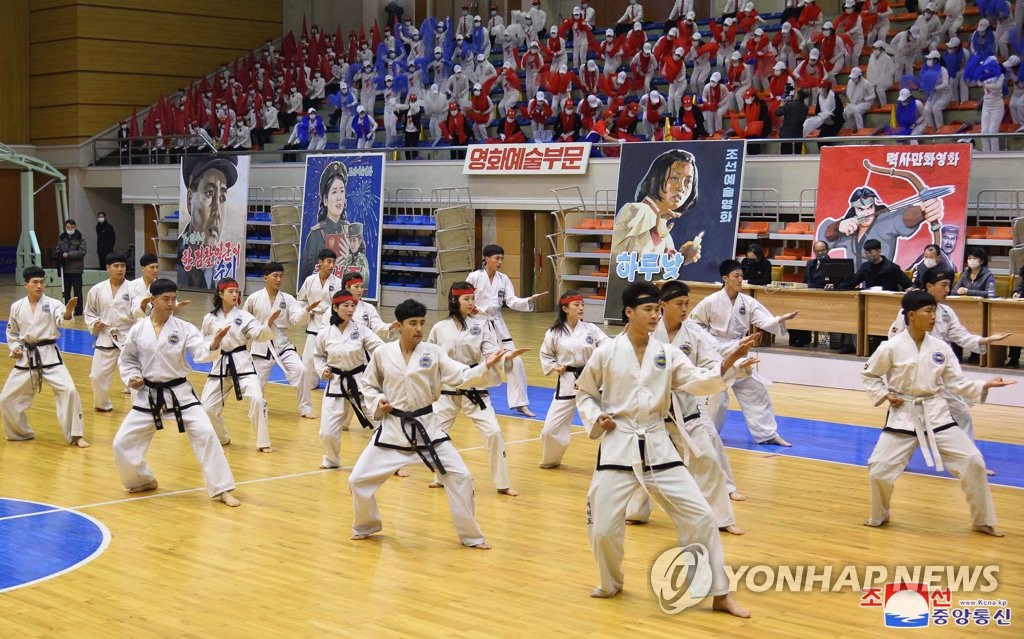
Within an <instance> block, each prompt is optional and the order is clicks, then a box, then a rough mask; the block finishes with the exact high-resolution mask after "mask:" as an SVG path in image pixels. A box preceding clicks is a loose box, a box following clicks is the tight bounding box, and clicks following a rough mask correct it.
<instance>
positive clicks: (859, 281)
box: [843, 239, 913, 355]
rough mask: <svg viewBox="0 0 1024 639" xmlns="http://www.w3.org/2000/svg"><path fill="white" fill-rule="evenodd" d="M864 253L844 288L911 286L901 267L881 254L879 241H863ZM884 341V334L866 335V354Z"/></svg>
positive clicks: (886, 289) (898, 287)
mask: <svg viewBox="0 0 1024 639" xmlns="http://www.w3.org/2000/svg"><path fill="white" fill-rule="evenodd" d="M864 254H865V256H866V257H867V259H866V260H865V261H864V263H863V264H861V265H860V268H859V269H857V273H856V274H854V276H853V279H852V280H850V281H849V282H847V283H846V284H845V285H843V288H844V289H847V290H849V289H855V288H859V289H861V290H865V291H867V290H871V289H875V290H883V291H905V290H907V289H908V288H911V287H912V286H913V282H911V281H910V278H909V277H907V274H906V273H904V272H903V269H901V268H900V267H899V265H898V264H896V263H894V262H893V261H892V260H890V259H889V258H887V257H885V256H884V255H882V243H881V242H880V241H878V240H875V239H871V240H868V241H867V242H864ZM884 341H885V336H882V335H868V355H870V354H871V353H874V352H875V349H877V348H878V346H879V344H881V343H882V342H884Z"/></svg>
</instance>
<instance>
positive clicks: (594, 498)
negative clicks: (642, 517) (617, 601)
mask: <svg viewBox="0 0 1024 639" xmlns="http://www.w3.org/2000/svg"><path fill="white" fill-rule="evenodd" d="M729 375H730V376H731V372H730V374H729ZM725 386H726V380H725V379H723V378H722V377H721V376H720V375H719V373H718V371H706V370H701V369H698V368H697V367H696V366H694V365H693V364H691V363H690V360H689V359H687V358H686V356H685V355H683V353H682V351H680V350H679V349H678V348H676V347H674V346H670V345H667V344H663V343H661V342H659V341H658V340H656V339H650V341H649V342H648V344H647V347H646V349H645V351H644V356H643V362H642V363H640V364H639V365H638V362H637V356H636V352H635V350H634V348H633V345H632V343H630V340H629V336H628V335H627V334H625V333H622V334H620V335H619V336H618V337H616V338H614V339H612V340H611V341H609V342H608V343H606V344H604V345H603V346H601V347H600V348H598V349H597V350H596V351H594V354H593V356H592V357H591V358H590V360H589V361H588V362H587V365H586V366H585V367H584V369H583V374H582V375H580V378H579V379H578V380H577V381H576V387H577V391H576V407H577V408H578V409H579V411H580V417H581V418H582V419H583V424H584V426H585V427H586V428H587V429H588V431H589V433H590V437H591V439H598V438H602V436H603V439H601V447H600V448H599V450H598V456H597V469H596V470H595V471H594V476H593V479H592V480H591V482H590V490H589V492H588V494H587V525H588V530H589V533H590V543H591V547H592V549H593V551H594V557H595V559H596V560H597V566H598V574H599V576H600V580H601V583H600V586H599V588H600V589H601V591H603V593H605V594H607V595H611V594H613V593H615V592H617V591H619V590H621V589H622V584H623V573H622V554H623V541H624V537H625V515H626V509H627V506H628V504H629V499H630V496H631V495H632V494H633V492H634V491H635V490H636V488H637V487H638V486H639V487H641V488H643V489H644V491H645V492H647V494H648V495H650V496H651V498H653V499H654V500H655V501H656V502H658V505H660V506H661V507H662V508H663V509H664V510H665V512H666V513H668V515H669V517H670V518H671V519H672V523H673V524H674V525H675V528H676V537H677V540H678V543H679V545H680V546H687V545H689V544H691V543H701V544H703V545H704V546H705V547H706V548H707V550H708V557H709V560H710V566H711V573H712V577H711V589H710V594H712V595H723V594H725V593H727V592H728V591H729V580H728V578H727V577H726V574H725V558H724V556H723V553H722V542H721V540H720V539H719V536H718V526H717V524H716V522H715V517H714V514H713V513H712V511H711V507H710V506H709V505H708V502H707V500H706V499H705V498H704V495H702V494H701V490H700V488H699V487H698V486H697V483H696V482H695V481H694V480H693V477H691V476H690V473H689V472H687V470H686V468H685V467H684V466H683V460H682V459H681V458H680V457H679V452H678V451H677V450H676V447H675V446H673V445H672V440H671V438H670V437H669V433H668V429H667V428H666V427H665V418H666V417H667V416H668V414H669V408H670V407H671V405H672V391H684V392H689V393H696V394H698V395H707V394H709V393H715V392H718V391H720V390H722V389H723V388H725ZM602 413H607V414H610V415H612V417H613V419H614V421H615V428H614V429H613V430H610V431H604V430H602V429H601V427H599V426H598V425H597V420H598V417H599V416H600V415H601V414H602Z"/></svg>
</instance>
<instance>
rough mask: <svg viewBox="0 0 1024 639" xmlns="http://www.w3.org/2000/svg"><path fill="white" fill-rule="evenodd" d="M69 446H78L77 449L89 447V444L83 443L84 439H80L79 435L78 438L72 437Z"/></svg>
mask: <svg viewBox="0 0 1024 639" xmlns="http://www.w3.org/2000/svg"><path fill="white" fill-rule="evenodd" d="M71 444H72V445H73V446H78V447H79V448H88V447H89V442H87V441H85V437H82V436H81V435H79V436H78V437H72V438H71Z"/></svg>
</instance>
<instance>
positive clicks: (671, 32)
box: [668, 27, 679, 38]
mask: <svg viewBox="0 0 1024 639" xmlns="http://www.w3.org/2000/svg"><path fill="white" fill-rule="evenodd" d="M668 34H669V35H670V36H672V37H673V38H675V37H677V36H678V35H679V29H677V28H675V27H672V28H671V29H669V30H668Z"/></svg>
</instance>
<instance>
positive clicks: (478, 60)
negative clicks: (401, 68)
mask: <svg viewBox="0 0 1024 639" xmlns="http://www.w3.org/2000/svg"><path fill="white" fill-rule="evenodd" d="M476 59H477V62H483V61H484V60H485V59H486V57H485V56H484V54H482V53H478V54H476ZM409 64H415V63H414V62H410V63H409Z"/></svg>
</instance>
